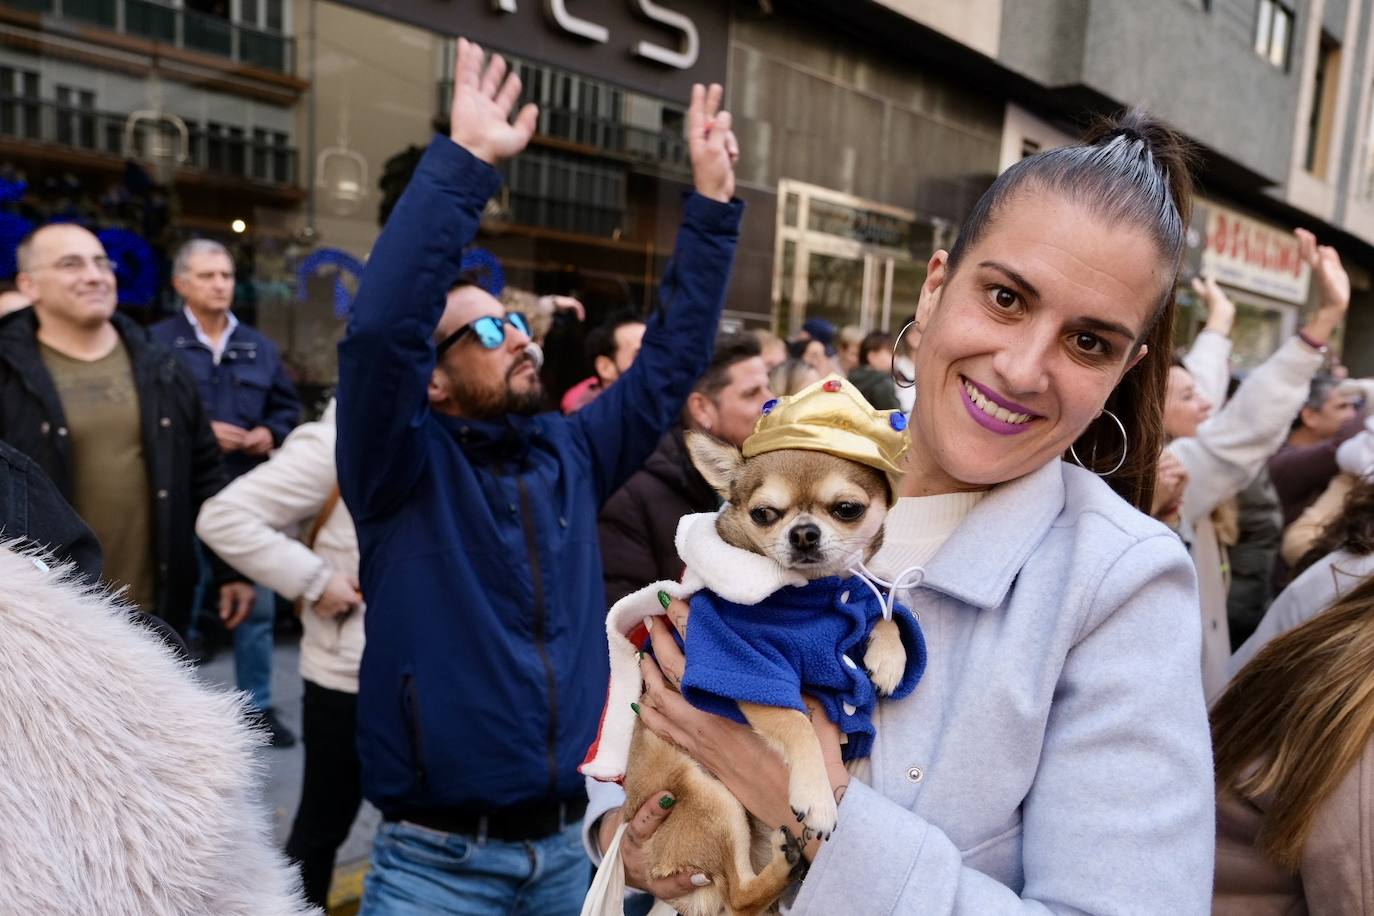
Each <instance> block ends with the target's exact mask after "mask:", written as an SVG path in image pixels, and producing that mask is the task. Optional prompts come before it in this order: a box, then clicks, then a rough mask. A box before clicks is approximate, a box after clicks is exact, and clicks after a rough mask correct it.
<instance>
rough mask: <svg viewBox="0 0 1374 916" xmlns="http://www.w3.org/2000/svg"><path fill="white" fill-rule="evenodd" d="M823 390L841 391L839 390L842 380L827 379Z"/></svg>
mask: <svg viewBox="0 0 1374 916" xmlns="http://www.w3.org/2000/svg"><path fill="white" fill-rule="evenodd" d="M821 388H822V389H824V390H825V391H839V390H840V380H839V379H837V378H832V379H827V380H826V383H825V384H824V385H822V386H821Z"/></svg>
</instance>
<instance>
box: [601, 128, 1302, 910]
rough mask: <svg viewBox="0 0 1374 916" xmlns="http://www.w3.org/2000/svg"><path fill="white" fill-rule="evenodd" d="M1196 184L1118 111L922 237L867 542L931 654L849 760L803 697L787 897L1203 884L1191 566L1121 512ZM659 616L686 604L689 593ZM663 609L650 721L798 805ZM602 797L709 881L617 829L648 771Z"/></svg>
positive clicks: (1050, 892)
mask: <svg viewBox="0 0 1374 916" xmlns="http://www.w3.org/2000/svg"><path fill="white" fill-rule="evenodd" d="M1190 194H1191V191H1190V179H1189V172H1188V166H1187V162H1186V156H1185V151H1184V150H1183V148H1182V146H1181V145H1180V143H1179V141H1178V140H1177V138H1176V137H1175V136H1174V135H1173V134H1171V133H1170V132H1169V131H1168V130H1167V129H1165V128H1163V127H1162V126H1160V125H1159V124H1157V123H1155V122H1153V121H1151V120H1150V119H1149V118H1147V117H1145V116H1143V115H1141V114H1138V113H1132V114H1129V115H1126V116H1125V117H1123V118H1122V119H1121V120H1119V121H1118V122H1117V123H1115V124H1114V125H1111V126H1109V127H1108V128H1106V129H1105V130H1103V131H1102V132H1101V133H1100V134H1099V135H1098V137H1097V138H1096V139H1095V140H1093V141H1092V142H1090V143H1089V144H1087V145H1082V146H1074V147H1067V148H1062V149H1056V150H1050V151H1046V152H1043V153H1039V154H1037V155H1035V156H1031V157H1029V158H1027V159H1025V160H1023V161H1022V162H1020V163H1018V164H1017V165H1014V166H1013V167H1012V168H1011V169H1009V170H1008V171H1006V172H1005V173H1003V174H1002V175H1001V176H1000V177H999V178H998V179H997V181H996V182H994V184H993V186H992V188H991V189H990V190H989V191H988V192H987V193H986V194H985V195H984V196H983V198H982V199H981V200H980V201H979V203H978V205H977V206H976V207H975V209H974V211H973V213H972V214H971V215H970V217H969V219H968V221H967V222H966V224H965V225H964V227H963V231H962V233H961V235H960V237H959V239H958V241H957V242H956V243H955V245H954V247H953V249H952V250H951V251H949V252H945V251H939V252H936V254H935V255H934V256H933V257H932V258H931V260H930V264H929V272H928V275H927V279H926V282H925V284H924V286H923V288H922V291H921V298H920V305H919V309H918V313H917V319H918V322H917V323H918V325H919V328H918V330H919V332H920V334H921V338H920V344H919V348H918V351H917V354H916V359H915V364H916V370H917V371H916V403H915V409H914V411H913V413H912V417H911V448H910V450H909V458H908V464H907V473H906V476H905V478H904V481H903V483H902V484H901V488H900V490H899V492H898V494H897V495H898V496H900V497H903V498H901V499H900V500H899V501H898V502H897V503H896V505H895V506H894V508H893V510H892V512H891V513H890V514H889V517H888V523H887V527H886V541H885V544H884V547H883V549H882V550H881V551H880V552H879V554H878V555H877V556H876V557H875V559H874V562H873V563H871V564H869V565H870V566H871V567H872V568H873V569H874V570H875V571H876V572H877V573H879V574H880V575H882V576H884V578H886V579H888V580H889V581H891V580H894V579H896V578H897V577H899V576H901V575H902V574H903V573H904V572H905V576H904V577H903V579H902V581H904V582H915V583H916V584H914V585H913V586H912V587H911V588H907V589H902V590H901V591H900V597H901V598H902V600H903V601H904V602H905V603H906V604H907V605H908V606H910V607H911V608H912V609H913V610H914V611H915V612H916V613H917V614H918V616H919V620H920V623H921V627H922V629H923V630H924V633H925V638H926V640H927V643H928V646H929V666H928V668H927V670H926V675H925V679H924V680H923V681H922V683H921V685H920V686H919V688H918V689H917V690H916V692H915V693H914V694H912V695H911V696H909V697H907V698H906V699H904V700H901V701H889V702H886V703H884V704H880V705H879V707H878V712H877V714H876V715H875V717H874V724H875V725H876V727H877V740H876V744H875V745H874V749H873V753H872V756H871V758H869V760H868V762H867V763H866V765H865V766H864V767H863V769H862V771H856V772H854V773H850V772H848V771H846V769H845V768H844V766H843V765H841V764H840V753H839V746H838V739H837V734H836V731H835V729H834V727H833V726H831V725H830V723H829V722H828V721H826V720H825V719H824V718H823V717H818V716H815V717H813V720H814V721H815V724H816V729H817V732H818V734H819V735H820V737H821V740H822V743H823V745H825V747H826V748H827V756H828V759H829V760H830V761H831V765H830V767H829V770H830V774H831V782H832V786H833V788H834V790H835V794H836V797H837V798H839V799H840V800H841V803H840V807H839V821H838V826H837V828H836V830H835V833H834V834H833V836H831V837H830V839H829V840H827V841H825V842H824V843H821V842H818V841H815V840H813V841H812V842H811V844H810V845H809V847H808V850H807V851H808V857H809V858H810V859H811V864H810V871H809V874H808V875H807V877H806V879H805V881H804V883H803V884H802V885H801V887H800V889H799V891H798V893H797V894H796V897H795V899H794V900H793V902H792V904H791V909H790V912H792V913H794V914H832V913H913V912H921V913H973V914H980V916H985V914H998V913H1028V912H1045V911H1047V910H1049V911H1055V912H1081V913H1103V912H1130V911H1137V912H1151V913H1170V914H1189V913H1205V912H1207V911H1208V908H1209V907H1210V901H1211V893H1210V892H1211V880H1212V863H1213V855H1214V832H1213V826H1214V791H1213V781H1212V765H1211V750H1210V741H1209V736H1208V725H1207V716H1206V708H1205V706H1204V702H1203V695H1202V683H1201V678H1200V675H1199V662H1200V653H1201V638H1200V627H1199V610H1198V594H1197V585H1196V577H1195V574H1194V571H1193V568H1192V564H1191V562H1190V561H1189V558H1188V554H1187V552H1186V550H1185V549H1184V548H1183V546H1182V544H1181V543H1180V542H1179V540H1178V539H1177V538H1176V537H1175V536H1174V535H1173V534H1171V533H1170V532H1169V531H1168V530H1167V529H1165V528H1164V527H1163V526H1162V525H1160V524H1159V523H1157V522H1155V521H1153V520H1152V519H1150V518H1148V517H1147V516H1146V515H1145V514H1144V512H1145V511H1148V509H1149V507H1150V500H1151V489H1152V486H1153V481H1154V469H1155V463H1156V461H1157V459H1158V457H1159V454H1160V450H1161V446H1162V444H1163V430H1162V427H1161V414H1162V409H1163V402H1164V394H1165V383H1166V379H1167V375H1168V370H1169V349H1170V337H1171V333H1172V328H1173V315H1174V295H1173V291H1174V286H1175V284H1176V281H1177V277H1178V271H1179V265H1180V261H1181V258H1182V254H1183V249H1184V234H1185V231H1186V227H1187V225H1188V217H1189V210H1190ZM1317 343H1319V344H1320V343H1322V341H1318V342H1317ZM1074 462H1081V464H1082V465H1083V467H1079V466H1078V465H1077V464H1076V463H1074ZM1141 510H1144V511H1141ZM951 516H952V517H953V518H952V519H951ZM941 532H944V533H943V534H942V533H941ZM668 614H669V616H670V617H671V618H673V619H674V622H675V623H677V625H678V626H679V627H681V626H683V624H684V623H685V614H686V605H684V604H682V603H680V602H674V603H673V604H672V606H671V607H669V609H668ZM658 623H659V624H660V625H656V626H654V627H653V632H654V636H655V638H654V652H655V654H656V656H657V659H658V662H657V664H655V663H654V661H653V660H652V659H650V658H648V657H647V656H646V658H645V660H644V662H643V673H644V677H645V683H646V693H645V697H644V699H643V700H642V701H641V703H642V716H643V721H644V722H645V724H646V725H648V726H649V727H650V728H652V729H653V730H654V731H655V732H657V733H658V734H660V735H661V736H663V737H664V738H666V739H668V740H670V741H672V742H674V743H676V744H677V745H678V746H680V747H681V748H683V749H684V750H686V751H687V752H688V753H689V754H691V755H692V756H693V757H695V758H696V759H697V760H698V761H699V762H700V763H701V764H702V765H703V766H704V767H705V768H706V769H707V770H709V771H710V772H712V773H714V774H716V775H717V776H718V777H719V778H720V779H721V780H722V781H723V782H724V784H725V785H726V786H727V787H728V788H729V789H730V790H731V791H732V792H733V793H734V794H735V796H736V797H737V798H738V799H739V800H740V801H741V802H742V803H743V804H744V805H745V806H746V807H747V808H748V809H749V810H750V811H751V812H752V813H753V814H754V815H755V816H757V817H758V818H759V819H760V820H762V821H763V822H764V823H765V824H769V825H784V824H789V823H790V824H791V825H793V826H795V825H796V819H795V817H794V816H793V815H792V813H791V811H790V810H789V807H788V802H787V786H788V778H787V772H786V770H785V768H784V767H783V765H782V763H781V762H780V761H779V760H777V759H776V758H775V755H773V754H771V753H770V752H768V750H767V748H766V747H765V746H764V745H763V744H762V742H761V740H760V739H759V738H758V737H757V736H756V735H755V734H754V733H753V732H751V731H749V730H748V729H747V728H744V727H742V726H737V725H735V724H734V723H733V722H729V721H726V720H724V719H720V718H716V717H713V716H710V715H708V714H705V713H701V712H699V711H697V710H696V709H694V708H693V707H691V706H689V705H688V704H687V703H686V702H685V701H684V700H683V699H682V698H681V696H679V695H678V694H677V693H676V692H674V691H673V690H672V689H671V688H670V687H669V686H668V685H667V681H665V678H666V679H668V680H674V681H675V680H676V679H677V678H679V677H680V676H681V673H682V656H681V654H680V653H679V652H678V651H677V650H676V647H675V644H674V643H673V641H672V640H671V639H669V638H666V637H667V626H666V623H667V622H666V621H664V620H662V619H660V620H659V621H658ZM660 666H661V667H660ZM597 813H599V812H596V811H594V810H589V811H588V817H587V820H588V822H589V823H590V822H592V821H593V820H594V818H595V817H596V815H597ZM621 816H622V814H621V812H619V811H615V810H612V811H610V812H609V813H607V815H606V816H605V817H603V818H602V819H601V824H600V829H599V832H598V833H599V837H600V838H601V839H602V840H603V841H604V840H605V839H606V838H608V837H610V836H611V835H612V833H613V832H614V830H615V828H616V826H618V824H619V822H620V818H621ZM625 816H628V817H630V818H631V823H630V826H629V828H628V830H627V832H626V835H625V839H624V840H623V842H622V855H623V857H624V861H625V868H626V877H627V881H628V882H629V883H630V884H632V885H635V886H637V887H642V888H647V889H648V890H650V891H653V892H654V893H655V894H656V895H657V896H659V897H674V896H678V895H680V894H682V893H684V892H685V891H687V890H690V888H691V887H692V886H693V883H694V882H695V883H696V884H697V885H698V886H699V885H700V884H701V883H702V882H704V881H709V880H710V876H709V875H704V876H703V875H686V874H679V875H675V876H673V877H671V878H668V879H664V880H661V881H654V880H650V879H649V878H648V877H647V875H646V874H645V872H644V867H643V860H642V857H640V856H639V855H638V853H637V846H638V844H639V843H642V842H643V840H644V838H645V837H646V836H648V835H649V834H650V833H651V832H652V830H653V829H654V828H655V827H656V826H657V824H659V823H661V822H662V820H663V818H665V817H671V816H672V800H671V798H668V797H665V798H662V799H657V800H651V802H650V803H646V804H645V805H644V806H643V808H641V809H640V810H639V811H636V812H626V813H625Z"/></svg>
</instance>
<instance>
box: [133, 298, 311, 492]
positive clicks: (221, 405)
mask: <svg viewBox="0 0 1374 916" xmlns="http://www.w3.org/2000/svg"><path fill="white" fill-rule="evenodd" d="M148 331H149V333H150V334H152V337H153V339H154V340H156V341H157V342H158V343H160V344H162V345H163V346H165V347H166V348H167V349H169V350H171V351H172V352H173V353H175V354H176V355H177V358H178V359H180V360H181V362H182V365H184V366H185V367H186V368H187V369H188V370H190V373H191V375H192V376H194V377H195V380H196V386H197V387H198V388H199V389H200V399H201V402H202V403H204V404H205V412H206V413H207V414H209V415H210V419H211V420H219V421H220V422H221V423H232V424H234V425H235V426H239V427H242V428H243V429H252V428H254V427H255V426H266V427H267V428H268V429H270V430H271V431H272V442H273V444H275V445H281V443H282V440H283V439H285V438H286V436H287V434H288V433H289V432H291V430H292V428H293V427H294V426H295V425H296V424H297V423H298V422H300V418H301V401H300V398H298V397H297V396H296V386H295V385H293V384H291V379H290V378H288V377H287V375H286V367H284V366H283V365H282V361H281V354H280V353H278V352H277V346H276V344H274V343H272V341H270V340H268V339H267V337H266V336H265V335H264V334H263V333H262V332H261V331H259V330H258V329H257V328H250V327H249V326H248V325H246V324H240V325H239V326H238V327H236V328H234V333H233V334H231V335H230V336H229V340H228V341H227V342H226V343H225V345H224V355H223V356H222V357H221V358H220V362H219V365H218V366H216V365H215V355H214V354H213V353H212V352H210V348H209V347H207V346H206V345H205V344H203V343H201V342H200V341H199V340H197V339H196V332H195V329H194V328H192V327H191V322H189V321H187V320H186V315H185V314H184V313H183V312H177V313H176V314H175V315H173V316H172V317H170V318H167V319H165V320H163V321H160V322H158V323H157V324H155V325H153V326H152V327H151V328H149V329H148ZM266 460H267V456H266V455H248V454H245V453H243V452H230V453H228V454H226V455H225V456H224V466H225V469H226V470H227V471H228V472H229V476H230V477H238V476H239V475H240V474H244V473H246V472H247V471H249V470H251V469H252V468H254V467H256V466H257V465H259V464H262V463H263V462H264V461H266Z"/></svg>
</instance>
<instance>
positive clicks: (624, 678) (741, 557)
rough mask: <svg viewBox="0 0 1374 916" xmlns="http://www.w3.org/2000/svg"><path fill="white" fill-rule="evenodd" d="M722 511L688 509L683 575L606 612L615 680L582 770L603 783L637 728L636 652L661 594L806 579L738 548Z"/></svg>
mask: <svg viewBox="0 0 1374 916" xmlns="http://www.w3.org/2000/svg"><path fill="white" fill-rule="evenodd" d="M717 515H718V513H716V512H702V513H698V514H694V515H684V516H683V517H682V520H681V521H680V522H678V526H677V537H676V539H675V544H676V546H677V553H678V556H679V557H681V558H682V561H683V563H685V564H686V565H687V571H686V572H685V573H684V574H683V577H682V581H681V582H671V581H667V580H664V581H662V582H654V583H652V584H650V585H646V586H645V587H644V588H641V589H640V590H639V591H637V592H632V593H630V594H628V595H626V596H625V597H624V598H621V599H620V600H619V601H617V602H616V603H615V605H614V606H612V607H611V610H610V612H609V613H608V614H607V615H606V640H607V643H608V644H609V646H610V653H611V681H610V687H609V689H608V691H607V694H606V708H605V709H604V710H603V711H602V713H601V727H600V728H599V729H598V731H597V736H596V741H595V742H594V743H593V744H592V746H591V748H589V749H588V751H587V759H586V760H584V761H583V762H582V766H580V767H579V768H578V769H579V771H580V772H581V773H582V774H584V775H586V776H590V777H592V778H593V779H599V780H601V781H602V782H620V781H621V780H622V779H624V777H625V763H626V760H627V758H628V757H629V753H630V738H631V736H632V735H633V734H634V726H635V715H634V711H633V710H631V709H630V704H631V703H634V702H636V701H638V700H639V696H640V694H641V693H642V692H643V689H644V680H643V677H642V676H641V675H640V673H639V660H638V659H637V658H636V657H635V653H636V652H638V651H639V648H640V646H642V645H643V643H644V639H645V637H646V636H647V635H648V634H647V631H645V630H644V619H645V618H646V617H654V616H657V615H660V614H662V613H663V606H662V605H661V604H659V601H658V593H659V592H660V591H662V592H667V593H668V595H669V597H672V598H681V599H683V600H686V599H688V598H690V597H691V596H692V595H694V594H695V593H696V592H698V591H700V590H701V589H703V588H707V589H710V590H711V591H713V592H715V593H716V594H717V595H720V596H721V597H722V598H724V599H726V600H727V601H733V602H735V603H736V604H758V603H759V602H760V601H762V600H764V599H765V598H767V597H768V596H769V595H771V594H773V593H774V592H776V591H777V590H778V589H780V588H786V587H787V586H790V585H796V586H803V585H806V583H807V579H806V577H805V576H803V575H802V574H801V573H798V572H794V571H792V570H788V569H786V568H784V567H782V566H779V565H778V564H777V563H775V562H774V561H772V560H770V559H768V558H767V557H764V556H760V555H759V554H756V553H751V552H750V551H748V550H741V549H740V548H738V547H732V546H730V545H729V544H727V543H725V541H723V540H721V537H720V534H719V533H718V532H717V531H716V517H717Z"/></svg>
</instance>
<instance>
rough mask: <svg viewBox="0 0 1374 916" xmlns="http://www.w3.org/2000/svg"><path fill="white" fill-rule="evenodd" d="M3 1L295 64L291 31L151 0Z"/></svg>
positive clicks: (285, 66) (279, 68) (246, 60)
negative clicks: (234, 20) (268, 29)
mask: <svg viewBox="0 0 1374 916" xmlns="http://www.w3.org/2000/svg"><path fill="white" fill-rule="evenodd" d="M5 5H6V6H9V7H10V8H11V9H15V10H19V11H23V12H28V13H38V14H41V15H43V16H51V17H54V18H56V19H61V20H67V21H70V22H72V23H75V24H82V25H94V26H98V27H100V28H105V29H109V30H111V31H113V32H117V33H119V34H121V35H128V36H131V37H133V38H140V39H144V40H147V41H152V42H157V43H159V44H164V45H170V46H171V47H175V48H179V49H182V50H186V51H196V52H200V53H203V54H211V55H214V56H216V57H222V58H225V59H226V60H229V61H232V62H233V63H237V64H243V65H246V66H252V67H261V68H263V69H265V70H270V71H273V72H275V73H282V74H291V73H293V72H294V70H295V54H296V44H295V41H294V39H292V38H291V37H290V36H288V35H282V34H280V33H278V32H270V31H265V30H261V29H255V28H251V27H249V26H245V25H240V24H238V23H233V22H230V21H229V20H227V19H222V18H220V17H218V16H208V15H205V14H203V13H197V12H194V11H192V10H187V9H182V8H181V7H175V6H170V5H168V4H165V3H158V2H155V0H7V2H6V4H5Z"/></svg>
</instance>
